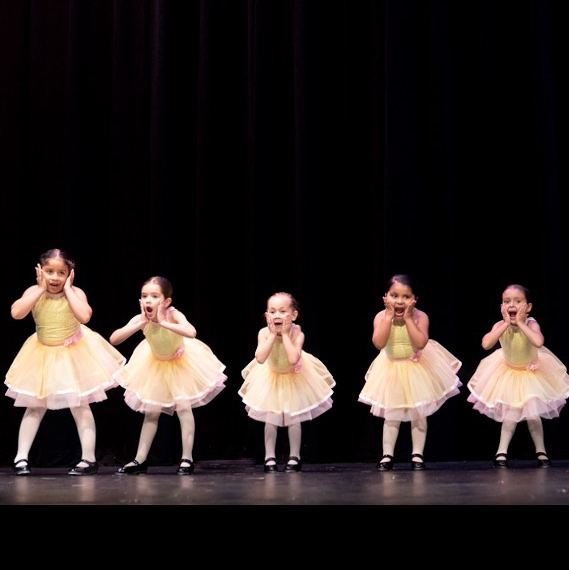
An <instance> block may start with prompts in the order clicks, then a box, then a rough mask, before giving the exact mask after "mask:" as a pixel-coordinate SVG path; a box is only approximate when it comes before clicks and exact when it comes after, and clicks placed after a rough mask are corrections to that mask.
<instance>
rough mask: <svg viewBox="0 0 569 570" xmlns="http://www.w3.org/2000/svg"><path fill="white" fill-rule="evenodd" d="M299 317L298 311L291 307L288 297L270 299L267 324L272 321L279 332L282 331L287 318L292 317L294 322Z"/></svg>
mask: <svg viewBox="0 0 569 570" xmlns="http://www.w3.org/2000/svg"><path fill="white" fill-rule="evenodd" d="M297 316H298V311H296V310H294V309H293V308H292V307H291V304H290V298H289V297H287V296H286V295H275V296H274V297H271V298H270V299H269V302H268V303H267V312H266V313H265V317H266V319H267V322H268V321H269V320H270V319H272V321H273V324H274V325H275V327H276V330H277V332H278V331H279V330H281V329H282V325H283V321H284V319H285V318H286V317H290V319H291V320H293V321H294V320H296V317H297Z"/></svg>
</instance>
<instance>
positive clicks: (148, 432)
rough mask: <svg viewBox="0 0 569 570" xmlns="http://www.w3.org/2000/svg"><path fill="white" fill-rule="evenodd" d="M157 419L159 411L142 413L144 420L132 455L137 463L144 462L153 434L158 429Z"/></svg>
mask: <svg viewBox="0 0 569 570" xmlns="http://www.w3.org/2000/svg"><path fill="white" fill-rule="evenodd" d="M159 419H160V412H146V413H145V414H144V421H143V422H142V429H141V430H140V438H139V440H138V449H137V450H136V455H135V457H134V458H135V459H136V461H137V463H139V464H140V463H144V462H145V461H146V459H147V458H148V454H149V453H150V448H151V447H152V442H153V441H154V436H155V435H156V432H157V431H158V420H159ZM131 463H134V462H131ZM129 465H130V464H129Z"/></svg>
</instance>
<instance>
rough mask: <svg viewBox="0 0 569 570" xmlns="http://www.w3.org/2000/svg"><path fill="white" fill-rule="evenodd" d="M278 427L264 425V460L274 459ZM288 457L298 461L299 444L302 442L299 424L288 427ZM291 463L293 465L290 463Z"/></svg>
mask: <svg viewBox="0 0 569 570" xmlns="http://www.w3.org/2000/svg"><path fill="white" fill-rule="evenodd" d="M278 429H279V428H278V426H276V425H274V424H268V423H266V424H265V460H267V459H268V458H269V457H276V447H277V432H278ZM287 430H288V444H289V448H290V451H289V455H290V456H294V457H298V458H299V459H300V442H301V440H302V427H301V425H300V424H294V425H291V426H288V428H287ZM291 463H295V462H294V461H291Z"/></svg>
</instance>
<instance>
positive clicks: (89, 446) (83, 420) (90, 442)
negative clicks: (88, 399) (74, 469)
mask: <svg viewBox="0 0 569 570" xmlns="http://www.w3.org/2000/svg"><path fill="white" fill-rule="evenodd" d="M71 414H72V415H73V419H74V420H75V424H76V425H77V433H78V434H79V441H80V442H81V459H82V460H83V459H86V460H87V461H89V462H91V463H94V462H95V461H96V458H95V444H96V440H97V430H96V427H95V418H94V417H93V411H92V410H91V407H90V406H89V405H88V404H86V405H84V406H80V407H78V408H71ZM78 465H79V466H80V467H86V466H87V464H86V463H83V461H80V462H79V464H78Z"/></svg>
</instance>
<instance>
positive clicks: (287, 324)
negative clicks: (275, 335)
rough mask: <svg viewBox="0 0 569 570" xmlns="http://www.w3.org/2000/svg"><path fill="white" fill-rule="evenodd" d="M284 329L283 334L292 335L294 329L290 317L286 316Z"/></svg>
mask: <svg viewBox="0 0 569 570" xmlns="http://www.w3.org/2000/svg"><path fill="white" fill-rule="evenodd" d="M282 324H283V328H282V330H281V334H283V335H287V334H289V333H290V329H291V328H292V318H291V317H290V316H286V317H285V318H284V319H283V323H282Z"/></svg>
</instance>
